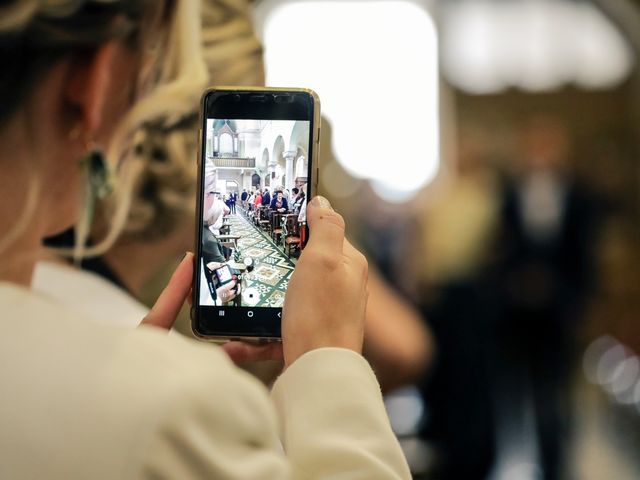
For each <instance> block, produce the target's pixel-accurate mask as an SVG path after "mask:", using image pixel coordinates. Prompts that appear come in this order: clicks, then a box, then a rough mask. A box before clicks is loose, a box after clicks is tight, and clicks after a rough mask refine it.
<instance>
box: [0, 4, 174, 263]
mask: <svg viewBox="0 0 640 480" xmlns="http://www.w3.org/2000/svg"><path fill="white" fill-rule="evenodd" d="M167 3H168V2H167ZM153 4H154V2H153V1H152V0H137V1H136V0H131V1H124V0H15V1H13V2H11V3H10V4H9V5H3V6H2V7H0V47H1V50H0V51H1V55H2V58H1V61H2V63H3V68H2V70H1V71H0V127H2V125H3V124H4V123H5V122H7V121H8V120H9V118H11V116H12V115H13V113H14V112H15V111H17V110H18V108H19V105H20V104H21V102H22V101H23V100H24V99H25V98H26V97H27V96H28V95H30V94H31V91H32V90H33V88H34V87H35V85H36V84H37V83H38V82H39V81H40V79H41V78H42V76H43V75H44V74H46V72H47V71H48V70H49V69H50V68H52V67H53V65H55V63H56V62H58V61H59V60H60V59H61V58H63V57H65V56H68V55H70V54H72V53H74V52H82V51H88V50H90V49H92V48H96V47H97V46H99V45H100V44H102V43H104V42H106V41H109V40H111V39H116V38H117V39H122V40H126V41H132V40H134V39H135V41H139V39H140V37H141V35H140V32H141V30H142V29H141V28H140V27H141V26H142V25H143V22H142V18H143V17H144V14H145V13H147V12H148V11H149V8H150V7H149V6H150V5H153ZM165 5H166V4H165V3H164V2H163V3H156V4H155V8H156V9H157V11H158V12H161V11H164V7H165ZM33 161H34V162H37V159H33ZM41 185H42V179H41V178H40V176H39V174H38V168H37V166H35V165H34V166H32V168H30V169H29V171H28V185H27V186H26V187H27V188H26V191H27V199H26V202H25V207H24V209H23V211H22V212H18V213H19V215H17V216H16V218H17V221H16V223H15V224H14V225H12V226H11V227H10V229H9V231H8V233H7V234H5V235H4V237H3V238H2V239H0V252H1V251H4V250H6V249H7V248H9V247H10V246H11V245H12V244H13V243H14V242H15V241H16V240H17V239H18V238H19V237H20V236H21V235H22V234H23V232H24V231H25V230H26V228H27V227H28V225H29V223H30V221H31V220H32V219H33V215H34V214H35V208H36V204H37V200H38V197H39V195H40V191H41Z"/></svg>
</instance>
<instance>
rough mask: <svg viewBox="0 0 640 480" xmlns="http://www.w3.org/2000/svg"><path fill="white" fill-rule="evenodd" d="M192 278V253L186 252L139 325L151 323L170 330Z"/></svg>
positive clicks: (186, 294)
mask: <svg viewBox="0 0 640 480" xmlns="http://www.w3.org/2000/svg"><path fill="white" fill-rule="evenodd" d="M192 280H193V253H191V252H187V253H186V254H185V256H184V258H183V259H182V261H181V262H180V264H179V265H178V267H177V268H176V270H175V271H174V272H173V275H171V279H170V280H169V283H168V284H167V286H166V287H165V289H164V290H163V291H162V293H161V294H160V296H159V297H158V300H157V301H156V303H155V305H154V306H153V308H152V309H151V311H150V312H149V313H148V314H147V316H146V317H144V319H143V320H142V322H141V323H140V325H152V326H154V327H160V328H164V329H165V330H170V329H171V327H172V326H173V324H174V322H175V321H176V317H177V316H178V312H180V309H181V308H182V306H183V305H184V301H185V300H186V298H187V296H188V295H189V292H190V290H191V282H192Z"/></svg>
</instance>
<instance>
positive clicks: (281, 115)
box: [191, 87, 320, 340]
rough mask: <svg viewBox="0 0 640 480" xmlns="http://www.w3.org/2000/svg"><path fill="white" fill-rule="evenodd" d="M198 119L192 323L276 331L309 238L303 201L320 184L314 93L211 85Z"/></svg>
mask: <svg viewBox="0 0 640 480" xmlns="http://www.w3.org/2000/svg"><path fill="white" fill-rule="evenodd" d="M200 121H201V128H200V141H199V154H198V195H197V209H196V211H197V217H196V218H197V221H196V247H195V251H196V252H197V253H196V266H195V269H194V282H193V302H192V305H193V306H192V308H191V320H192V329H193V332H194V334H195V335H196V336H198V337H200V338H203V339H210V340H227V339H245V340H279V339H280V337H281V333H280V332H281V329H280V323H281V318H282V306H283V304H284V298H285V294H286V291H287V285H288V284H289V280H290V278H291V275H292V274H293V271H294V269H295V266H296V263H297V259H298V257H299V255H300V253H301V252H302V250H303V249H304V247H305V245H306V240H307V238H308V230H307V227H306V216H305V214H306V201H307V199H310V198H312V197H313V195H315V194H316V186H317V179H318V168H317V156H318V146H319V142H320V102H319V99H318V96H317V95H316V94H315V93H314V92H313V91H311V90H306V89H285V88H253V87H251V88H247V87H238V88H235V87H220V88H211V89H209V90H207V91H206V92H205V93H204V95H203V96H202V103H201V109H200ZM233 280H235V284H234V285H233V286H232V288H230V287H231V286H230V285H229V283H230V282H232V281H233Z"/></svg>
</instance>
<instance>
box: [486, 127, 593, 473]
mask: <svg viewBox="0 0 640 480" xmlns="http://www.w3.org/2000/svg"><path fill="white" fill-rule="evenodd" d="M519 141H520V142H519V146H520V149H521V161H520V163H519V164H518V165H517V167H518V171H517V173H516V174H515V175H514V176H513V177H512V178H509V179H508V180H507V181H506V182H505V185H504V193H503V204H502V210H501V215H500V237H499V246H498V247H499V248H498V250H497V251H498V252H499V258H498V261H497V275H496V278H497V279H498V280H497V287H498V288H497V289H496V292H497V295H498V297H497V298H496V300H497V303H496V305H499V309H500V314H499V316H498V323H497V331H496V339H497V342H498V343H497V345H498V349H497V354H498V356H497V358H496V368H497V372H498V382H499V383H498V390H497V391H498V412H497V416H498V417H500V416H502V419H503V421H505V422H508V423H510V427H509V428H510V429H511V430H510V432H509V431H508V430H509V428H508V429H507V431H504V434H505V435H504V436H502V438H501V439H500V435H499V439H498V443H499V444H498V452H500V449H501V445H500V442H502V443H503V447H504V446H505V445H508V444H513V442H514V441H515V439H516V437H517V436H518V434H516V433H514V432H515V429H517V425H518V422H521V423H522V425H525V424H526V422H525V421H524V420H523V419H524V418H526V417H527V416H529V417H532V418H533V419H534V421H533V426H534V427H533V428H530V429H529V430H531V432H530V433H529V435H528V436H529V437H530V438H529V439H528V440H527V439H524V442H525V444H530V445H535V442H532V441H531V438H536V439H537V451H538V455H539V461H540V466H541V470H542V472H543V477H542V478H544V479H547V480H555V479H557V478H560V476H561V475H562V473H563V471H562V470H563V463H564V462H563V457H564V451H563V450H564V448H563V447H564V445H565V444H566V438H567V435H568V433H569V431H568V430H569V387H570V385H569V382H570V375H571V366H572V362H573V357H574V353H573V345H574V338H575V336H576V330H577V327H578V325H579V320H580V317H581V312H582V310H583V307H584V305H585V300H586V297H587V293H588V291H589V287H590V284H591V280H592V278H593V275H592V271H591V250H592V248H591V247H592V244H593V233H594V220H595V209H594V205H593V203H592V198H591V197H590V196H589V193H588V192H587V191H586V190H585V188H584V187H583V186H581V185H580V184H579V183H578V182H577V181H576V180H575V179H574V177H573V176H572V175H571V172H570V169H569V167H568V159H569V156H570V142H569V135H568V132H567V130H566V128H565V126H564V125H562V124H561V123H560V122H559V121H557V120H556V119H554V118H549V117H536V118H534V119H532V120H530V121H529V122H528V123H527V124H526V125H525V127H524V128H523V129H522V131H521V133H520V139H519ZM502 407H504V408H505V410H507V411H504V410H503V409H502ZM503 414H504V415H503ZM510 416H513V418H512V420H513V422H515V423H513V422H510V420H509V419H510ZM514 426H515V428H514ZM498 428H499V429H500V426H498ZM519 435H521V436H522V435H523V434H522V433H520V434H519ZM524 435H525V436H526V435H527V434H526V433H525V434H524ZM533 451H535V446H534V447H533Z"/></svg>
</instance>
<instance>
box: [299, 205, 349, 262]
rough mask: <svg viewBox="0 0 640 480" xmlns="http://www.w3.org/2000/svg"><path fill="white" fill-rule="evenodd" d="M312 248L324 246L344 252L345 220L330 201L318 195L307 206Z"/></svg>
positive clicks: (327, 248) (309, 245)
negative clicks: (332, 206)
mask: <svg viewBox="0 0 640 480" xmlns="http://www.w3.org/2000/svg"><path fill="white" fill-rule="evenodd" d="M307 222H308V223H309V231H310V234H309V244H308V247H310V248H312V249H313V248H318V247H320V246H321V247H320V248H322V249H326V250H327V251H329V252H342V243H343V241H344V220H343V219H342V216H341V215H340V214H339V213H337V212H336V211H335V210H333V208H331V204H330V203H329V201H328V200H327V199H326V198H324V197H320V196H317V197H315V198H314V199H313V200H311V202H309V205H308V206H307Z"/></svg>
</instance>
